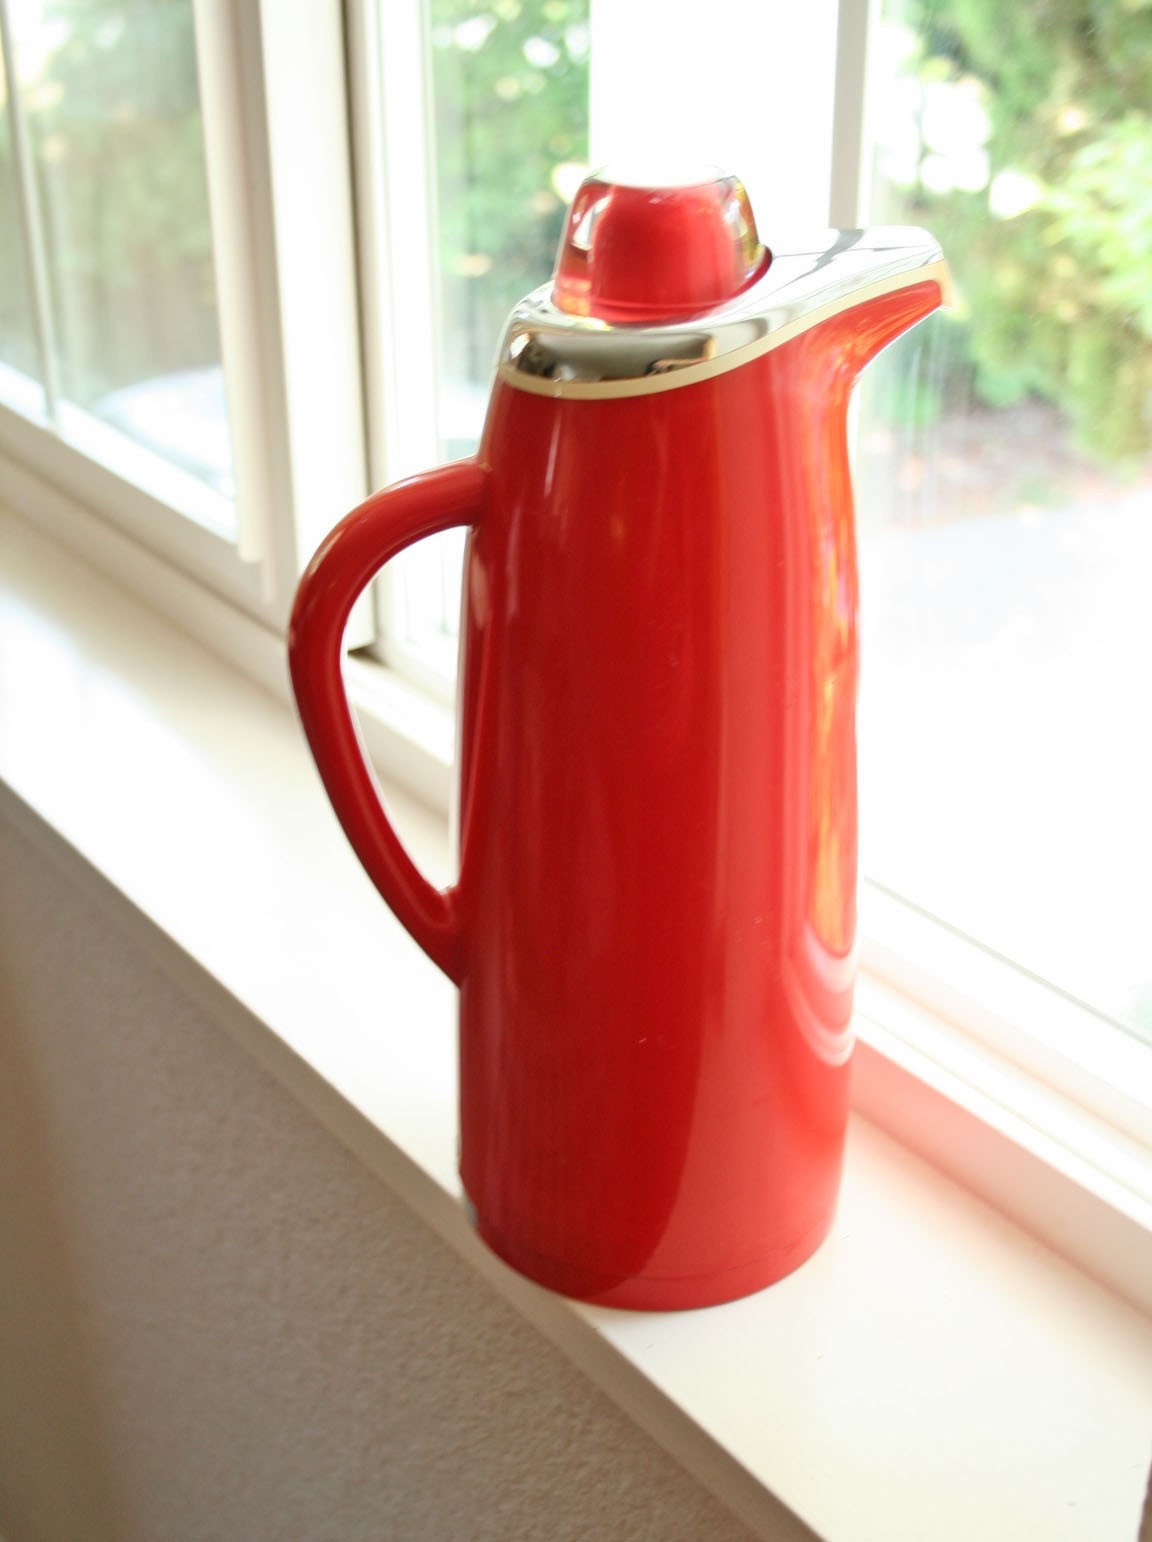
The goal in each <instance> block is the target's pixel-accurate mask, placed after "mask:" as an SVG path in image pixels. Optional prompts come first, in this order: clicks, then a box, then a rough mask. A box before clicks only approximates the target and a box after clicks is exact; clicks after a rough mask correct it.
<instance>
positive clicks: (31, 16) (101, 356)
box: [0, 0, 236, 539]
mask: <svg viewBox="0 0 1152 1542" xmlns="http://www.w3.org/2000/svg"><path fill="white" fill-rule="evenodd" d="M5 10H6V13H7V17H8V26H7V27H6V28H5V30H4V44H5V47H4V56H5V66H6V68H5V82H6V92H5V95H6V102H5V106H6V112H5V140H4V148H3V152H2V154H0V166H2V167H3V173H2V174H3V177H4V190H3V194H0V199H2V205H3V208H4V210H5V214H4V218H5V228H6V230H7V231H8V233H9V236H10V239H8V240H6V241H5V242H4V246H3V250H4V253H5V257H4V259H3V260H4V263H5V267H6V268H7V272H6V273H5V274H4V281H3V282H2V283H0V293H3V294H4V295H6V296H9V297H10V298H9V300H8V303H7V307H6V314H5V315H4V316H3V317H2V318H0V328H2V331H0V362H2V363H3V364H4V365H5V366H6V367H7V370H8V371H10V372H11V375H10V376H9V379H8V388H9V391H10V393H11V394H12V395H13V396H14V398H15V399H16V400H17V401H19V400H21V399H23V400H28V399H29V393H28V391H27V387H26V380H27V379H28V378H32V379H34V380H36V381H37V382H38V384H39V387H40V391H39V402H38V406H39V409H40V415H42V416H43V418H44V419H45V420H46V421H47V422H48V423H50V424H51V425H52V426H53V427H54V428H55V429H56V431H57V432H58V433H59V434H60V435H61V436H62V437H63V438H65V439H68V440H70V441H71V442H73V443H74V444H77V445H79V446H83V447H86V448H89V449H90V450H91V452H92V453H93V454H94V455H96V456H97V457H98V458H100V459H103V460H105V461H110V462H112V463H114V464H118V465H121V466H124V465H126V466H128V467H129V468H133V467H134V468H135V469H134V474H135V476H136V478H137V479H141V480H145V481H147V480H149V479H150V475H151V478H152V479H153V480H154V479H155V478H156V477H157V476H159V477H160V478H161V479H162V484H163V485H165V486H166V487H167V488H168V489H170V490H173V491H171V495H172V496H174V497H175V498H176V499H177V500H178V501H180V502H181V503H182V505H183V507H184V508H185V510H186V512H187V513H189V514H190V515H191V516H192V517H193V518H196V519H199V520H200V521H201V522H202V523H204V524H205V525H207V526H209V527H210V528H213V529H215V530H217V531H219V532H220V533H221V534H223V535H225V536H227V537H229V538H232V539H234V538H235V534H236V517H235V503H234V491H235V489H234V483H233V475H232V449H231V441H230V436H229V431H228V415H227V407H226V403H225V392H224V377H223V371H222V368H221V354H220V331H219V318H218V314H217V305H216V284H215V274H214V269H213V257H212V235H211V224H210V220H209V212H208V192H207V185H206V179H205V160H204V136H203V131H202V125H201V115H200V98H199V89H198V84H197V74H196V47H195V39H194V36H193V15H192V5H191V0H176V3H172V0H169V3H166V4H158V5H154V6H152V7H150V8H149V9H148V10H146V11H141V12H139V13H137V14H136V16H135V17H134V18H132V17H130V16H129V14H128V13H127V12H126V10H125V8H124V7H123V6H122V5H119V4H115V3H105V4H97V5H84V6H81V5H63V6H61V5H48V4H47V3H45V0H18V3H13V0H9V3H8V5H7V6H6V8H5ZM13 377H15V378H13ZM140 451H143V452H144V454H140V453H138V452H140ZM153 460H159V461H162V462H163V463H165V465H164V467H163V468H161V467H157V466H155V465H151V464H149V463H150V462H151V461H153ZM169 469H174V470H176V471H177V472H179V473H182V474H183V476H180V477H175V478H173V477H166V476H165V471H166V470H169ZM129 475H133V471H132V470H130V471H129Z"/></svg>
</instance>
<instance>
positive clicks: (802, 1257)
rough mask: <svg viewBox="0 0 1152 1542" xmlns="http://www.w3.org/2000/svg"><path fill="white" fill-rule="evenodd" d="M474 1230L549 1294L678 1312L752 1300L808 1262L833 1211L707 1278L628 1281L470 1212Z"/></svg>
mask: <svg viewBox="0 0 1152 1542" xmlns="http://www.w3.org/2000/svg"><path fill="white" fill-rule="evenodd" d="M469 1208H470V1209H472V1210H473V1216H474V1219H475V1224H476V1230H477V1232H478V1233H479V1235H480V1237H481V1239H482V1240H483V1241H484V1242H485V1243H487V1245H488V1246H489V1247H490V1248H491V1249H492V1251H493V1252H494V1253H495V1254H496V1255H497V1257H499V1258H502V1259H503V1260H504V1262H505V1263H506V1264H510V1265H511V1266H512V1268H513V1269H515V1270H516V1271H517V1273H519V1274H523V1275H525V1276H526V1277H527V1278H528V1279H530V1280H534V1281H535V1282H536V1283H537V1284H538V1285H545V1286H547V1287H548V1289H549V1290H554V1291H557V1292H558V1293H559V1294H560V1295H562V1296H570V1297H572V1298H573V1299H575V1300H577V1301H588V1302H593V1303H595V1304H596V1305H597V1306H612V1307H625V1308H627V1309H629V1310H631V1311H637V1312H680V1311H687V1310H690V1309H692V1308H695V1307H705V1306H720V1305H722V1304H723V1303H724V1302H726V1301H736V1300H739V1298H740V1297H742V1296H751V1295H754V1294H755V1293H756V1292H757V1291H759V1290H764V1289H765V1288H766V1287H767V1286H769V1285H774V1284H775V1283H776V1282H777V1281H778V1280H782V1279H783V1278H784V1277H785V1275H789V1274H791V1273H793V1271H794V1270H796V1269H798V1268H799V1267H800V1265H801V1264H802V1263H804V1262H806V1260H807V1259H809V1258H810V1257H811V1256H812V1254H813V1253H814V1252H815V1251H816V1249H817V1248H818V1247H819V1246H820V1244H821V1243H822V1242H823V1241H824V1239H825V1237H826V1236H827V1235H828V1233H829V1231H830V1230H831V1227H832V1221H833V1219H834V1217H835V1207H834V1206H833V1207H831V1208H830V1209H829V1211H828V1214H827V1215H826V1216H823V1217H821V1219H820V1221H819V1222H818V1223H817V1225H815V1226H813V1227H811V1228H810V1229H809V1230H808V1231H807V1232H805V1233H804V1234H803V1236H801V1237H799V1238H797V1239H796V1241H794V1242H791V1243H789V1244H788V1245H787V1246H786V1247H781V1248H775V1249H773V1251H772V1252H770V1253H765V1254H762V1255H761V1256H760V1257H759V1258H756V1259H754V1260H753V1261H752V1262H750V1263H747V1264H740V1265H738V1266H737V1267H736V1268H734V1269H723V1270H717V1271H714V1272H712V1273H708V1274H689V1275H677V1276H672V1277H666V1276H660V1275H645V1274H633V1275H627V1276H621V1275H613V1274H602V1273H600V1272H598V1271H594V1270H590V1269H585V1268H582V1267H581V1266H579V1265H576V1264H571V1263H567V1262H565V1261H563V1260H561V1259H556V1258H548V1257H546V1256H544V1255H543V1254H541V1253H536V1252H534V1251H533V1250H532V1249H531V1248H527V1247H524V1246H523V1245H522V1244H520V1243H518V1242H516V1241H515V1240H514V1239H513V1238H510V1237H507V1236H505V1234H504V1233H503V1232H501V1231H499V1230H497V1229H496V1228H495V1227H493V1226H490V1225H489V1224H488V1223H487V1222H486V1221H485V1220H484V1217H483V1216H482V1215H480V1214H478V1213H477V1212H476V1211H475V1210H474V1208H473V1207H472V1206H471V1205H470V1206H469Z"/></svg>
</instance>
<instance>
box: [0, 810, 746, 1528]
mask: <svg viewBox="0 0 1152 1542" xmlns="http://www.w3.org/2000/svg"><path fill="white" fill-rule="evenodd" d="M222 878H223V875H222ZM0 1533H2V1534H3V1536H4V1538H5V1542H110V1539H116V1542H191V1539H197V1542H199V1539H220V1542H263V1539H265V1538H267V1539H269V1542H272V1539H275V1542H296V1539H300V1542H321V1539H324V1542H326V1539H331V1542H359V1539H372V1542H376V1539H383V1538H397V1539H403V1542H422V1539H430V1542H453V1539H469V1542H471V1539H479V1538H500V1539H508V1538H517V1537H525V1538H541V1539H548V1542H563V1539H568V1538H572V1539H576V1538H587V1539H595V1542H615V1539H633V1538H636V1539H643V1538H651V1539H654V1542H655V1539H660V1542H677V1539H684V1542H688V1539H691V1542H735V1539H737V1538H743V1537H746V1536H747V1533H746V1532H745V1530H744V1528H743V1527H742V1526H741V1525H740V1524H739V1523H738V1522H737V1521H736V1520H735V1519H734V1518H733V1517H732V1516H731V1515H730V1514H729V1512H728V1511H726V1510H725V1509H723V1508H722V1507H721V1506H720V1505H719V1504H718V1503H717V1502H716V1501H715V1500H714V1499H713V1498H712V1497H711V1496H710V1495H709V1494H708V1493H706V1492H705V1491H704V1490H702V1489H701V1488H699V1487H698V1486H697V1485H696V1483H695V1482H694V1480H692V1479H691V1478H690V1477H689V1476H688V1475H687V1474H686V1473H684V1472H683V1470H682V1469H680V1468H679V1467H678V1466H677V1465H676V1463H675V1462H674V1461H673V1460H672V1459H671V1458H670V1457H669V1456H668V1455H667V1454H666V1453H665V1452H663V1451H662V1450H661V1449H660V1448H659V1447H658V1446H656V1445H655V1444H654V1443H652V1442H651V1441H650V1440H649V1439H648V1438H647V1436H645V1435H643V1434H642V1433H641V1432H640V1431H639V1430H638V1429H637V1428H636V1427H635V1426H634V1425H632V1424H631V1422H630V1421H629V1420H628V1419H627V1418H626V1417H625V1416H624V1415H623V1414H622V1413H620V1412H619V1411H618V1410H617V1409H616V1408H615V1407H614V1405H612V1404H611V1403H610V1402H608V1401H607V1399H605V1398H604V1396H603V1395H602V1394H601V1393H600V1392H599V1391H597V1390H596V1389H594V1388H593V1387H592V1386H591V1385H590V1384H589V1383H588V1382H586V1381H585V1380H584V1378H583V1377H582V1376H581V1375H580V1374H579V1373H578V1372H577V1371H576V1370H575V1369H574V1368H573V1367H572V1366H571V1365H570V1364H569V1363H568V1361H567V1360H565V1359H564V1358H563V1357H562V1356H560V1354H559V1353H558V1352H557V1351H556V1350H555V1349H553V1348H552V1346H551V1345H549V1344H548V1343H547V1342H546V1341H544V1340H543V1339H542V1338H540V1337H539V1336H538V1335H537V1334H536V1332H535V1330H533V1329H532V1328H531V1327H529V1326H528V1325H527V1324H525V1323H524V1322H522V1321H521V1320H520V1319H519V1318H518V1317H517V1316H516V1315H515V1314H514V1313H513V1312H512V1310H511V1309H510V1308H509V1307H507V1306H506V1305H505V1304H504V1303H503V1302H502V1301H500V1300H498V1299H497V1298H496V1297H495V1296H494V1295H493V1294H492V1292H491V1291H490V1290H489V1289H488V1288H487V1286H485V1285H484V1284H483V1282H482V1281H480V1280H479V1279H478V1278H476V1277H475V1276H473V1275H472V1273H471V1272H470V1271H469V1270H468V1268H467V1266H466V1265H465V1264H464V1263H463V1262H462V1261H461V1260H459V1259H458V1258H457V1257H456V1255H455V1254H454V1253H452V1252H450V1251H449V1250H448V1249H447V1248H446V1247H445V1245H444V1244H443V1243H442V1242H441V1241H440V1240H439V1239H438V1238H437V1237H435V1236H434V1235H433V1234H432V1233H431V1232H430V1231H428V1230H427V1229H426V1228H425V1226H424V1225H423V1224H422V1223H421V1222H420V1221H418V1220H417V1219H416V1218H415V1217H414V1216H413V1215H412V1214H411V1213H410V1212H409V1211H408V1210H407V1209H406V1208H405V1207H404V1206H403V1205H402V1204H401V1203H400V1202H399V1201H398V1200H396V1199H395V1198H393V1197H392V1195H391V1194H390V1193H389V1192H388V1191H386V1190H385V1189H384V1188H382V1186H381V1184H380V1183H379V1181H378V1180H377V1179H375V1178H374V1177H372V1176H371V1175H370V1174H369V1173H368V1172H367V1171H366V1170H364V1169H363V1168H362V1167H361V1166H360V1165H359V1164H358V1163H357V1162H356V1160H355V1159H354V1158H353V1157H351V1156H350V1155H349V1154H348V1153H347V1152H346V1151H345V1150H344V1149H343V1148H342V1147H341V1146H340V1145H338V1144H337V1143H336V1141H335V1140H334V1139H333V1138H332V1137H331V1136H330V1135H329V1134H328V1133H327V1132H326V1131H324V1130H323V1129H321V1128H320V1127H319V1126H318V1125H317V1124H315V1123H314V1121H313V1120H312V1119H311V1118H310V1117H309V1116H308V1115H307V1114H306V1113H304V1112H303V1111H302V1110H301V1109H300V1108H299V1107H298V1106H297V1105H296V1104H295V1103H294V1102H293V1101H292V1100H291V1099H290V1098H289V1097H288V1096H287V1095H286V1094H285V1093H284V1092H283V1091H282V1090H281V1089H280V1087H279V1086H278V1085H277V1084H275V1083H274V1082H272V1081H271V1080H270V1079H269V1078H268V1077H267V1076H266V1075H265V1074H264V1073H263V1072H262V1071H261V1070H260V1069H259V1068H258V1067H256V1066H255V1065H254V1064H253V1063H252V1062H251V1061H250V1060H249V1059H248V1058H247V1057H246V1056H245V1054H244V1053H243V1052H242V1051H241V1050H240V1049H239V1048H238V1047H237V1046H236V1045H235V1044H234V1043H233V1042H232V1040H231V1039H230V1038H228V1037H227V1036H226V1034H225V1033H224V1032H223V1031H222V1030H221V1029H219V1028H218V1027H217V1026H216V1024H215V1023H214V1022H212V1021H211V1020H210V1019H208V1018H207V1017H206V1016H205V1015H204V1014H203V1012H202V1011H201V1010H200V1009H199V1008H198V1007H197V1006H196V1005H194V1004H193V1003H192V1002H191V1001H189V1000H188V999H187V998H186V997H185V996H183V995H182V994H181V992H180V991H179V989H178V988H177V987H176V985H175V984H174V983H173V981H172V980H170V979H169V978H168V977H167V976H166V975H164V974H163V973H161V972H160V970H159V969H158V968H157V966H156V965H155V964H154V963H153V962H152V961H151V960H149V959H146V958H145V957H144V956H143V955H142V954H141V953H140V952H139V951H138V950H137V949H136V948H135V946H134V945H132V944H130V943H129V942H128V941H127V940H126V938H125V936H124V935H123V934H122V933H121V932H120V931H119V930H118V929H117V927H116V925H115V923H114V921H113V919H112V918H110V917H109V916H108V915H105V914H103V913H102V911H101V909H100V908H99V907H98V906H97V905H96V904H95V903H94V902H93V901H92V900H91V899H90V898H88V897H87V896H86V895H85V894H83V893H82V892H81V891H80V890H78V889H77V888H76V887H75V886H74V884H73V882H72V881H71V879H70V878H69V877H68V876H67V875H65V873H63V872H62V871H60V870H58V869H57V868H56V867H55V866H54V865H53V864H50V863H49V862H47V861H46V860H45V859H44V857H43V856H42V855H41V854H40V852H39V850H38V849H36V848H34V847H32V846H31V845H29V844H28V842H27V840H26V839H25V838H24V837H23V835H22V834H20V833H19V832H18V831H17V830H16V829H15V828H14V827H13V826H12V825H11V824H9V823H7V822H5V821H4V820H3V818H0Z"/></svg>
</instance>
